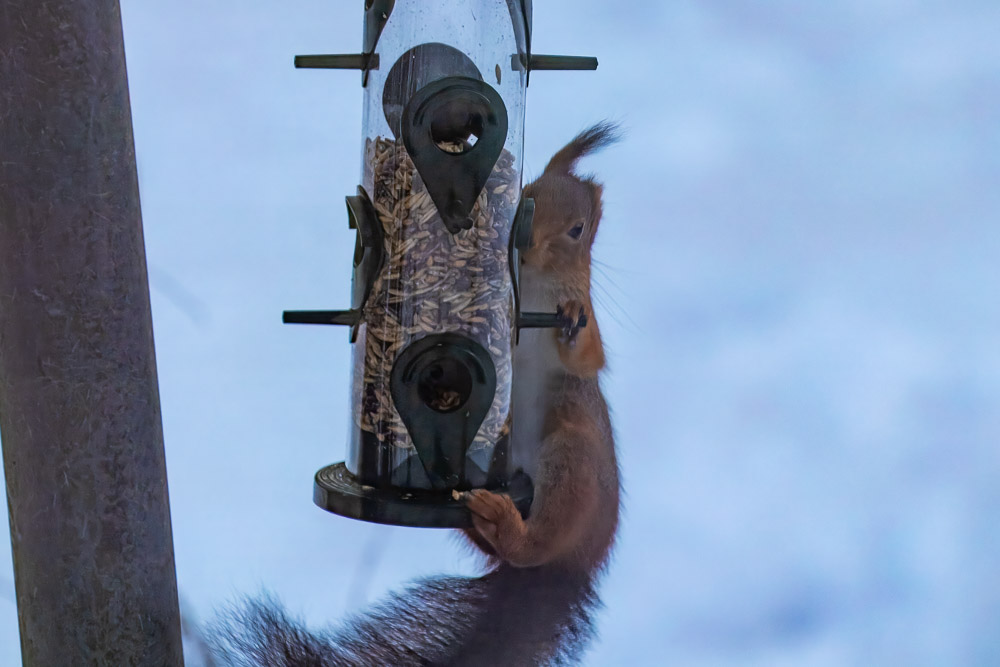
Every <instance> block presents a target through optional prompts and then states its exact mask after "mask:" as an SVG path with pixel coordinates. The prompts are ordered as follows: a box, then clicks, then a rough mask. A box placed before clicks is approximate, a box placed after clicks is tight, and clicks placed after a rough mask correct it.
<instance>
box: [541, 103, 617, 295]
mask: <svg viewBox="0 0 1000 667" xmlns="http://www.w3.org/2000/svg"><path fill="white" fill-rule="evenodd" d="M619 136H620V133H619V128H618V126H617V125H615V124H614V123H609V122H603V123H598V124H597V125H595V126H593V127H591V128H589V129H586V130H584V131H583V132H581V133H580V134H578V135H577V136H576V137H575V138H574V139H573V141H571V142H569V143H568V144H566V145H565V146H564V147H563V148H562V149H560V150H559V152H558V153H556V154H555V155H554V156H553V157H552V159H551V160H550V161H549V164H548V165H547V166H546V167H545V171H544V172H542V175H541V176H540V177H539V178H538V179H537V180H536V181H534V182H533V183H530V184H529V185H527V186H526V187H525V188H524V196H525V197H531V198H533V199H534V200H535V217H534V220H533V221H532V231H531V247H530V248H529V249H528V250H527V251H525V252H524V253H523V254H522V255H521V261H522V262H523V263H524V264H526V265H528V266H531V267H533V268H535V269H537V270H539V271H543V272H551V273H559V274H561V275H563V277H566V278H569V277H572V276H584V275H586V276H588V277H589V272H590V248H591V246H592V245H593V244H594V237H595V236H596V235H597V225H598V223H600V221H601V194H602V192H603V188H602V187H601V184H600V183H598V182H597V181H595V180H594V179H593V178H589V177H581V176H577V175H576V174H575V173H574V168H575V167H576V163H577V161H578V160H579V159H580V158H582V157H583V156H585V155H587V154H589V153H592V152H594V151H596V150H600V149H601V148H603V147H605V146H607V145H609V144H612V143H614V142H616V141H618V139H619Z"/></svg>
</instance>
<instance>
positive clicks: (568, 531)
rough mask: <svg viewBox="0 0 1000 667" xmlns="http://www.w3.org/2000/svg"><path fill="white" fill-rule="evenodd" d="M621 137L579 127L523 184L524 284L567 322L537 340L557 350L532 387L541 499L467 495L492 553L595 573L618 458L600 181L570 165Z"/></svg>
mask: <svg viewBox="0 0 1000 667" xmlns="http://www.w3.org/2000/svg"><path fill="white" fill-rule="evenodd" d="M614 138H615V137H614V128H613V127H612V126H609V125H598V126H596V127H594V128H591V129H590V130H587V131H585V132H583V133H581V134H580V135H579V136H577V137H576V138H575V139H574V140H573V141H572V142H570V143H569V144H568V145H567V146H566V147H565V148H563V149H562V150H561V151H559V152H558V153H557V154H556V155H555V156H554V157H553V158H552V160H551V161H550V163H549V165H548V166H547V167H546V169H545V172H544V173H543V174H542V175H541V176H540V177H539V178H538V179H537V180H536V181H534V182H533V183H531V184H530V185H528V186H527V187H525V189H524V196H526V197H532V198H534V200H535V218H534V224H533V231H532V243H531V247H530V249H528V250H527V251H526V252H525V253H524V254H523V255H522V263H523V266H522V269H523V270H522V276H523V279H522V283H521V290H522V294H524V293H527V294H530V295H532V296H533V297H535V298H536V300H538V299H540V300H541V301H542V302H543V303H546V304H548V303H551V306H552V307H554V308H558V309H559V311H560V312H561V313H562V314H563V315H564V316H565V320H566V322H567V325H566V326H564V327H563V328H562V329H560V330H555V331H547V332H544V334H543V335H550V336H552V337H553V338H554V345H548V346H544V345H540V346H539V347H540V348H544V349H542V350H541V351H540V354H542V355H543V356H544V355H548V356H549V357H551V356H552V355H557V357H558V359H557V360H556V359H551V358H544V359H541V360H540V361H541V362H542V363H550V364H551V365H552V367H553V368H554V369H555V370H554V372H553V373H552V374H550V375H549V376H546V378H545V381H544V383H543V385H544V386H537V387H531V388H529V389H528V390H529V391H533V392H537V394H538V396H539V397H541V396H542V395H545V396H546V400H545V402H544V405H545V408H544V409H545V414H544V415H543V419H542V422H541V423H542V428H541V433H540V436H541V438H540V439H541V442H539V443H538V453H537V455H538V465H537V470H536V472H535V475H534V483H535V499H534V501H533V503H532V506H531V511H530V514H529V516H528V518H527V520H523V519H522V518H521V515H520V514H519V513H518V511H517V509H516V507H515V506H514V503H513V502H512V501H511V499H510V498H509V497H507V496H505V495H502V494H497V493H492V492H489V491H486V490H482V489H480V490H474V491H472V492H470V493H469V494H468V496H467V503H468V506H469V509H470V510H471V511H472V518H473V524H474V526H475V528H474V530H470V531H467V534H468V535H469V537H470V539H471V540H472V541H473V543H474V544H476V545H477V546H478V547H479V548H480V549H482V550H483V551H484V552H485V553H487V554H488V555H489V556H490V557H491V558H492V559H493V560H495V561H500V562H504V563H508V564H510V565H513V566H515V567H536V566H542V565H551V566H555V567H559V568H561V569H566V570H571V571H576V572H582V573H587V574H590V575H593V574H595V573H596V572H598V571H599V570H600V569H601V568H602V567H603V565H604V564H605V562H606V561H607V558H608V554H609V551H610V549H611V546H612V543H613V541H614V535H615V531H616V529H617V524H618V508H619V484H618V464H617V461H616V458H615V445H614V440H613V436H612V431H611V423H610V418H609V416H608V408H607V404H606V403H605V401H604V397H603V396H602V394H601V391H600V387H599V386H598V381H597V373H598V371H600V370H601V369H602V368H603V367H604V364H605V357H604V347H603V344H602V342H601V335H600V330H599V328H598V326H597V320H596V318H595V317H594V310H593V305H592V302H591V299H590V279H591V277H590V262H591V247H592V245H593V242H594V237H595V236H596V233H597V228H598V225H599V223H600V220H601V214H602V207H601V195H602V187H601V185H600V184H598V183H597V182H595V181H594V180H593V179H592V178H582V177H580V176H578V175H576V174H574V173H573V167H574V166H575V164H576V161H577V160H578V159H579V158H580V157H582V156H583V155H585V154H586V153H588V152H590V151H591V150H594V149H596V148H599V147H601V146H603V145H605V144H607V143H609V142H610V141H613V140H614ZM533 291H536V292H535V293H533ZM538 291H541V292H538ZM546 300H547V301H546ZM581 315H583V316H584V318H585V323H583V322H582V321H581V319H580V316H581ZM578 324H583V326H577V325H578ZM522 335H523V334H522ZM540 340H541V342H542V343H546V342H547V341H545V340H544V338H543V339H540ZM525 344H526V343H525V341H524V339H523V338H522V342H521V345H525ZM519 349H520V348H519ZM515 354H517V352H515ZM515 388H517V385H516V378H515ZM514 418H515V419H518V415H517V414H516V413H515V415H514ZM529 444H530V443H529Z"/></svg>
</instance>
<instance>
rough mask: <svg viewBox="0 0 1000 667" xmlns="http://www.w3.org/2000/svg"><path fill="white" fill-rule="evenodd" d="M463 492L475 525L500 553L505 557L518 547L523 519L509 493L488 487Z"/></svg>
mask: <svg viewBox="0 0 1000 667" xmlns="http://www.w3.org/2000/svg"><path fill="white" fill-rule="evenodd" d="M463 495H464V497H465V501H466V502H465V504H466V506H467V507H468V508H469V511H470V512H472V525H473V526H475V528H476V530H477V531H478V532H479V534H480V535H482V537H483V539H485V540H486V541H487V542H489V543H490V545H491V546H492V547H493V549H494V550H495V551H496V552H497V554H498V555H499V556H500V557H501V558H504V557H505V556H504V555H505V554H507V553H510V552H511V550H512V549H516V548H517V545H516V544H515V542H516V541H517V540H518V537H519V536H520V535H521V533H522V532H523V529H524V521H523V520H522V519H521V513H520V512H518V511H517V506H516V505H514V501H513V500H511V498H510V496H505V495H502V494H499V493H493V492H492V491H487V490H485V489H473V490H471V491H467V492H466V493H465V494H463Z"/></svg>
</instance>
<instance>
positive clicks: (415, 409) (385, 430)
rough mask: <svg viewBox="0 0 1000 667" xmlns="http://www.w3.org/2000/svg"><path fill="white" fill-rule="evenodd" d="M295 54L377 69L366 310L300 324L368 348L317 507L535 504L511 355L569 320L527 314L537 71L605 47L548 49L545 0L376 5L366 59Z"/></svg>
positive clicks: (351, 204) (365, 199)
mask: <svg viewBox="0 0 1000 667" xmlns="http://www.w3.org/2000/svg"><path fill="white" fill-rule="evenodd" d="M295 66H296V67H300V68H322V69H357V70H361V73H362V79H361V85H362V87H363V88H364V122H363V134H364V139H365V142H364V143H365V146H364V151H363V164H364V166H363V169H362V180H363V184H362V185H361V186H359V187H358V190H357V194H356V195H353V196H349V197H347V213H348V222H349V226H350V228H351V229H354V230H356V232H357V235H356V240H355V252H354V274H353V281H352V298H351V308H350V310H333V311H285V313H284V318H283V319H284V322H285V323H292V324H339V325H344V326H347V327H349V328H350V340H351V343H352V345H353V346H354V362H353V376H354V377H353V383H352V386H353V391H352V400H353V404H352V425H351V434H350V446H349V452H348V458H347V461H345V462H344V463H337V464H334V465H331V466H328V467H326V468H323V469H321V470H319V471H318V472H317V473H316V480H315V487H314V496H313V498H314V501H315V502H316V504H317V505H319V506H320V507H322V508H323V509H325V510H328V511H330V512H334V513H336V514H340V515H343V516H347V517H352V518H355V519H362V520H364V521H372V522H375V523H387V524H396V525H406V526H422V527H439V528H464V527H470V526H471V519H470V516H469V512H468V510H467V509H466V508H465V506H464V503H463V502H461V501H460V500H457V499H456V494H455V492H456V491H464V490H468V489H471V488H487V489H490V490H495V491H502V492H504V493H507V494H509V495H510V496H511V497H512V498H513V499H514V501H515V503H516V504H517V506H518V508H519V509H520V510H521V512H522V514H526V513H527V510H528V508H529V506H530V505H531V498H532V485H531V481H530V479H528V477H527V475H526V474H525V473H524V472H523V468H526V467H529V466H527V465H525V464H526V463H527V462H525V461H517V460H513V459H514V458H515V457H514V456H513V455H512V451H513V449H512V447H511V442H510V438H511V420H512V419H513V418H515V417H516V416H515V415H512V414H511V400H510V395H511V390H512V382H511V380H512V378H511V366H512V365H511V352H512V348H513V346H514V345H516V344H517V332H518V331H519V330H520V329H522V328H528V327H555V326H559V325H560V324H561V322H560V318H559V317H557V316H556V315H555V314H550V313H522V312H521V310H520V300H519V298H518V287H517V267H518V265H519V261H518V252H519V251H521V250H523V249H525V248H527V247H528V245H529V244H530V242H531V220H532V213H533V211H534V203H533V202H532V200H531V199H525V198H523V197H521V156H522V151H523V145H524V139H523V133H524V106H525V92H526V89H527V86H528V80H529V77H530V74H531V71H532V70H593V69H596V68H597V59H596V58H587V57H573V56H546V55H537V54H533V53H532V52H531V0H439V1H438V2H435V3H427V2H422V1H421V0H395V1H394V0H366V1H365V18H364V47H363V51H362V53H359V54H350V55H314V56H296V58H295ZM494 82H495V84H494ZM519 451H520V450H519Z"/></svg>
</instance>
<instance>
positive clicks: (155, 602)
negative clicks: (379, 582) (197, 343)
mask: <svg viewBox="0 0 1000 667" xmlns="http://www.w3.org/2000/svg"><path fill="white" fill-rule="evenodd" d="M0 432H2V437H3V459H4V471H5V474H6V480H7V494H8V498H9V503H10V526H11V542H12V545H13V554H14V568H15V579H16V591H17V603H18V616H19V621H20V630H21V651H22V656H23V661H24V664H26V665H155V666H156V667H162V666H163V665H181V664H182V662H183V659H182V655H181V634H180V623H179V613H178V604H177V584H176V579H175V574H174V558H173V542H172V537H171V529H170V514H169V506H168V500H167V484H166V470H165V465H164V456H163V435H162V428H161V423H160V407H159V394H158V390H157V381H156V362H155V357H154V353H153V334H152V321H151V316H150V305H149V288H148V284H147V279H146V263H145V254H144V248H143V238H142V221H141V217H140V211H139V192H138V181H137V178H136V167H135V152H134V148H133V139H132V121H131V111H130V106H129V96H128V83H127V79H126V74H125V53H124V44H123V41H122V27H121V14H120V9H119V4H118V0H91V1H89V2H83V1H82V0H66V1H65V2H58V3H50V2H35V1H33V0H6V1H5V2H4V4H3V7H2V9H0Z"/></svg>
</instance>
